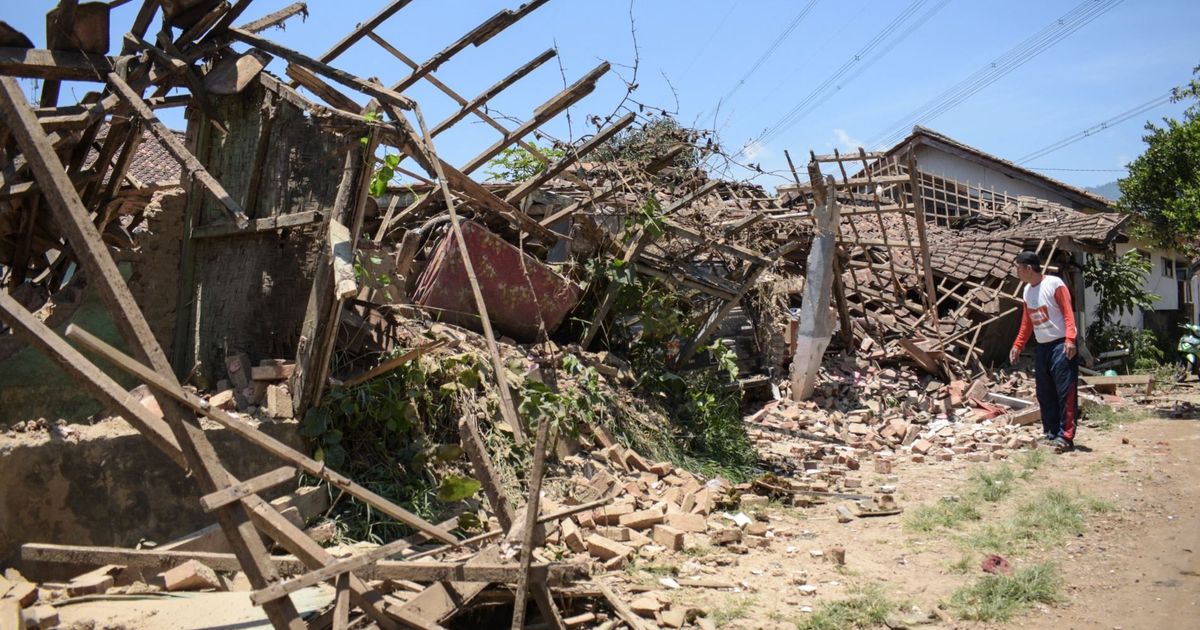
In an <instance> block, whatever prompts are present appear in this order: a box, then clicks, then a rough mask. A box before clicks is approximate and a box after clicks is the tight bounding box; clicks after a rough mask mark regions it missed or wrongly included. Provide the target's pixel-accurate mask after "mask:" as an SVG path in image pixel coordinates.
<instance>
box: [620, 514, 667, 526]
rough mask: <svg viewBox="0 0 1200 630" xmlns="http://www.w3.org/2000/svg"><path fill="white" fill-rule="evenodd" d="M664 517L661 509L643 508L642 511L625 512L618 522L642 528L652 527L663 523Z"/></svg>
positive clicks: (622, 524)
mask: <svg viewBox="0 0 1200 630" xmlns="http://www.w3.org/2000/svg"><path fill="white" fill-rule="evenodd" d="M663 519H664V516H663V513H662V512H661V511H659V510H642V511H640V512H630V513H629V514H624V515H622V516H621V517H620V518H619V519H617V522H618V523H620V524H621V526H622V527H628V528H630V529H637V530H642V529H650V528H651V527H654V526H655V525H658V524H659V523H662V522H663Z"/></svg>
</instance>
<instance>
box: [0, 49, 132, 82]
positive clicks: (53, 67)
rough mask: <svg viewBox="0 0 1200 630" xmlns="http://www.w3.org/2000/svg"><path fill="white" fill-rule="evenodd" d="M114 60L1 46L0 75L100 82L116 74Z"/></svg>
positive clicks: (48, 79) (96, 56)
mask: <svg viewBox="0 0 1200 630" xmlns="http://www.w3.org/2000/svg"><path fill="white" fill-rule="evenodd" d="M113 62H114V59H113V58H112V57H106V56H104V55H93V54H90V53H77V52H68V51H64V50H46V49H43V48H2V47H0V75H6V76H13V77H26V78H33V79H44V80H47V81H98V82H104V77H105V76H106V75H107V74H108V73H110V72H112V70H113Z"/></svg>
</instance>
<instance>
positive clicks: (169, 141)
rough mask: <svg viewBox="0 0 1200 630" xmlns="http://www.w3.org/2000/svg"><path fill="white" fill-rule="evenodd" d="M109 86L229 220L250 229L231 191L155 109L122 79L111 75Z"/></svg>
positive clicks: (114, 74)
mask: <svg viewBox="0 0 1200 630" xmlns="http://www.w3.org/2000/svg"><path fill="white" fill-rule="evenodd" d="M108 84H109V85H110V86H112V88H113V91H114V92H115V93H116V94H117V95H118V96H120V97H121V100H123V101H125V103H126V104H127V105H129V106H130V107H132V108H133V111H134V112H135V113H137V115H138V116H141V118H142V120H143V121H144V122H145V123H146V127H147V128H148V129H149V130H150V133H151V134H153V135H154V137H155V138H158V141H159V143H161V144H162V146H163V148H164V149H166V150H167V153H170V154H171V157H173V158H175V159H176V160H177V161H178V162H179V165H180V166H182V167H183V170H184V171H185V172H187V173H188V174H189V175H191V176H192V178H194V179H195V180H196V181H197V182H199V183H200V185H201V186H202V187H203V188H204V189H205V190H207V191H208V192H209V194H211V195H212V196H213V198H215V199H216V200H217V202H218V203H219V204H220V205H221V207H222V208H224V209H225V212H226V213H227V214H228V215H229V217H230V218H232V219H233V221H234V223H236V224H237V226H238V227H239V228H243V229H244V228H245V227H247V226H248V225H249V224H250V220H249V219H248V218H247V217H246V213H245V212H244V211H243V210H242V206H241V205H240V204H238V202H237V201H235V200H234V199H233V196H232V195H230V194H229V191H227V190H225V187H224V186H222V185H221V182H218V181H217V180H216V178H214V177H213V176H212V175H211V174H209V172H208V169H206V168H204V165H203V164H201V163H200V160H197V159H196V156H194V155H192V152H191V151H188V149H187V147H186V146H184V144H183V141H182V140H180V139H179V137H178V136H176V135H175V134H174V133H172V132H171V130H170V129H168V128H167V126H166V125H164V124H163V122H162V121H161V120H159V119H158V116H156V115H155V114H154V110H152V109H150V107H149V106H148V105H146V102H145V101H143V100H142V97H141V96H140V95H138V93H137V92H135V91H134V90H133V88H131V87H129V84H128V83H125V81H124V80H123V79H122V78H121V77H119V76H117V74H116V73H110V74H109V75H108Z"/></svg>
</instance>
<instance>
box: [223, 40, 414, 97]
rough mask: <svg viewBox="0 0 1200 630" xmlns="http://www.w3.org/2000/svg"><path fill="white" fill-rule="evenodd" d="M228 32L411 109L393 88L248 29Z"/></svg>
mask: <svg viewBox="0 0 1200 630" xmlns="http://www.w3.org/2000/svg"><path fill="white" fill-rule="evenodd" d="M229 33H230V34H231V35H233V37H234V38H235V39H239V40H241V41H242V42H245V43H247V44H250V45H251V46H254V47H255V48H260V49H262V50H264V51H266V52H269V53H271V54H272V55H275V56H277V57H280V58H282V59H285V60H287V61H288V62H291V63H294V64H297V65H299V66H303V67H304V68H305V69H307V70H310V71H312V72H315V73H316V74H319V75H321V76H323V77H325V78H327V79H330V80H332V81H334V82H336V83H340V84H342V85H344V86H346V87H348V88H350V89H352V90H357V91H359V92H362V93H363V94H366V95H368V96H373V97H375V98H377V99H379V100H380V102H383V103H388V104H391V105H393V106H395V107H400V108H402V109H412V106H413V102H412V100H410V99H409V98H408V97H406V96H404V95H402V94H399V93H398V92H397V91H395V90H389V89H387V88H385V87H381V86H379V85H377V84H374V83H371V82H370V81H364V80H362V79H360V78H358V77H356V76H354V75H352V74H350V73H349V72H346V71H345V70H338V69H337V68H334V67H332V66H330V65H329V64H326V63H321V62H320V61H317V60H316V59H313V58H312V57H309V56H307V55H302V54H300V53H298V52H296V51H294V50H292V49H291V48H287V47H286V46H281V45H279V44H276V43H275V42H273V41H270V40H268V39H266V38H263V37H259V36H258V35H255V34H253V33H250V32H248V31H244V30H242V29H238V28H231V29H229Z"/></svg>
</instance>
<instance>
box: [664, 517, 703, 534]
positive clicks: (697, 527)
mask: <svg viewBox="0 0 1200 630" xmlns="http://www.w3.org/2000/svg"><path fill="white" fill-rule="evenodd" d="M666 524H667V525H670V526H671V527H674V528H676V529H679V530H682V531H684V532H691V533H697V534H701V533H704V531H705V530H706V529H708V522H707V521H706V520H705V518H704V517H703V516H701V515H699V514H684V513H679V514H668V515H667V516H666Z"/></svg>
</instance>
